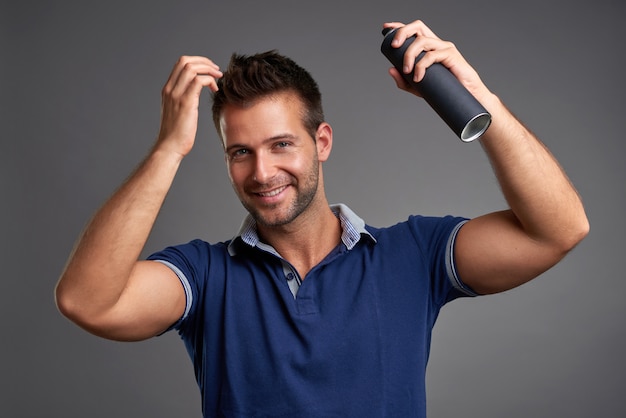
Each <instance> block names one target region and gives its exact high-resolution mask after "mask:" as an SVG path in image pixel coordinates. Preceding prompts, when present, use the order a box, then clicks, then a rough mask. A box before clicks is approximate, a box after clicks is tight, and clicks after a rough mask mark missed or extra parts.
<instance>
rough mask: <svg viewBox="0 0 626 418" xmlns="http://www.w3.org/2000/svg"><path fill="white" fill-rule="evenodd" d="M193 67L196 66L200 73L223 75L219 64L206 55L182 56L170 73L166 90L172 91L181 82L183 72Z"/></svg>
mask: <svg viewBox="0 0 626 418" xmlns="http://www.w3.org/2000/svg"><path fill="white" fill-rule="evenodd" d="M202 66H204V69H202V68H203V67H202ZM191 68H195V71H196V72H197V73H200V74H202V73H205V74H210V73H212V74H213V75H217V76H218V77H221V75H222V74H221V72H220V69H219V66H218V65H217V64H215V63H214V62H213V61H211V60H210V59H208V58H206V57H200V56H182V57H180V58H179V59H178V61H177V62H176V64H175V65H174V68H173V69H172V72H171V73H170V76H169V78H168V80H167V82H166V84H165V86H164V90H165V91H172V90H173V89H174V87H175V86H176V85H177V84H179V81H180V77H181V75H182V74H183V72H185V71H188V70H190V69H191Z"/></svg>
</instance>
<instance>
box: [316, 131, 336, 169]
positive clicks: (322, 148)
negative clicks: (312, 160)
mask: <svg viewBox="0 0 626 418" xmlns="http://www.w3.org/2000/svg"><path fill="white" fill-rule="evenodd" d="M315 146H316V147H317V159H318V160H319V161H320V162H324V161H326V160H328V158H329V157H330V151H331V150H332V148H333V128H332V127H331V126H330V125H329V124H328V123H326V122H322V123H320V126H318V128H317V132H316V134H315Z"/></svg>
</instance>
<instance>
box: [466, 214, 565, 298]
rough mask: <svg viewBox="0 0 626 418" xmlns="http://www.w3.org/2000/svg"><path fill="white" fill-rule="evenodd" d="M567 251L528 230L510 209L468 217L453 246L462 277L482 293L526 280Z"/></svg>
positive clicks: (543, 269) (509, 287) (503, 289)
mask: <svg viewBox="0 0 626 418" xmlns="http://www.w3.org/2000/svg"><path fill="white" fill-rule="evenodd" d="M564 255H565V252H564V251H562V250H561V249H559V248H558V247H555V246H553V245H550V244H549V243H547V242H542V241H540V240H536V239H533V238H532V237H531V236H529V235H528V234H526V232H525V231H524V229H523V228H522V225H521V224H520V223H519V221H518V219H517V218H516V217H515V215H514V214H513V212H512V211H510V210H506V211H501V212H494V213H490V214H488V215H484V216H481V217H478V218H475V219H472V220H470V221H468V222H467V223H465V224H464V225H463V226H462V227H461V229H460V230H459V233H458V235H457V238H456V242H455V247H454V259H455V263H456V269H457V272H458V275H459V277H460V279H461V280H462V281H463V282H464V283H465V284H466V285H468V286H469V287H471V288H472V289H473V290H474V291H476V292H477V293H480V294H489V293H497V292H503V291H505V290H509V289H512V288H514V287H517V286H519V285H521V284H523V283H526V282H527V281H529V280H531V279H533V278H535V277H537V276H538V275H540V274H541V273H543V272H544V271H546V270H548V269H549V268H550V267H552V266H553V265H554V264H556V263H557V262H558V261H559V260H560V259H561V258H563V256H564Z"/></svg>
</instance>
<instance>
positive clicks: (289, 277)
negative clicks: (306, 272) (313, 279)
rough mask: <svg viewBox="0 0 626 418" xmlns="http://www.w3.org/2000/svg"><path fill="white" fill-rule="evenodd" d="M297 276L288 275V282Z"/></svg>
mask: <svg viewBox="0 0 626 418" xmlns="http://www.w3.org/2000/svg"><path fill="white" fill-rule="evenodd" d="M295 278H296V276H295V275H294V274H293V273H287V280H293V279H295Z"/></svg>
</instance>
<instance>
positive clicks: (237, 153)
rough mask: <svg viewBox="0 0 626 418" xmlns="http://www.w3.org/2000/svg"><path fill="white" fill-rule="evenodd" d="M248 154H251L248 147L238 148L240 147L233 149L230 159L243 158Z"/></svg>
mask: <svg viewBox="0 0 626 418" xmlns="http://www.w3.org/2000/svg"><path fill="white" fill-rule="evenodd" d="M248 154H250V151H249V150H247V149H246V148H238V149H235V150H233V151H232V152H231V153H230V159H231V160H237V159H241V158H243V157H245V156H246V155H248Z"/></svg>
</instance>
